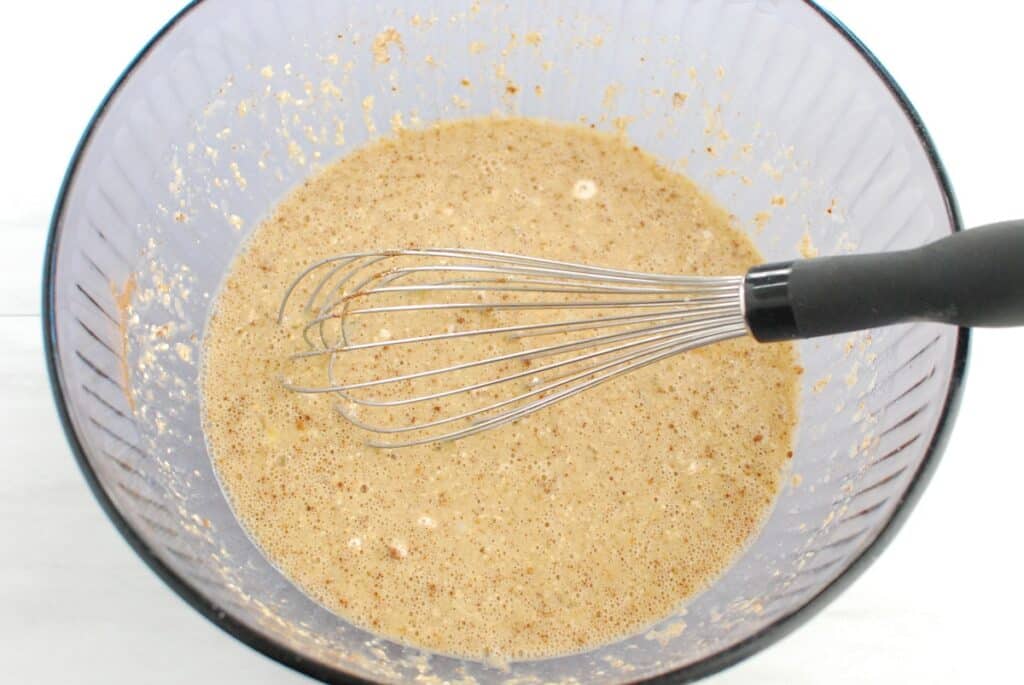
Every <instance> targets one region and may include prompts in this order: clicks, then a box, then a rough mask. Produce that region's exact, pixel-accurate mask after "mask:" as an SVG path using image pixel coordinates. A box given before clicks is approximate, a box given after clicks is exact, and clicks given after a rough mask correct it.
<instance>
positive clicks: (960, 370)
mask: <svg viewBox="0 0 1024 685" xmlns="http://www.w3.org/2000/svg"><path fill="white" fill-rule="evenodd" d="M203 1H204V0H192V1H191V2H189V4H188V5H187V6H185V7H184V8H183V9H182V10H181V11H180V12H178V14H176V15H175V16H174V17H173V18H172V19H171V20H170V21H169V22H168V23H167V24H166V25H165V26H164V27H163V28H161V29H160V31H159V32H157V34H156V35H155V36H154V37H153V38H152V39H151V40H150V41H149V42H148V43H147V44H146V45H145V47H143V48H142V50H141V51H140V52H139V54H138V55H136V57H135V58H134V59H133V60H132V62H131V63H130V64H129V65H128V67H127V68H126V69H125V70H124V71H123V72H122V73H121V75H120V76H119V77H118V79H117V81H116V82H115V83H114V85H113V87H112V88H111V89H110V91H109V92H108V93H107V94H106V96H105V97H104V98H103V101H102V102H101V103H100V106H99V107H98V108H97V110H96V112H95V114H93V117H92V119H91V120H90V121H89V124H88V125H87V127H86V129H85V132H84V133H83V135H82V138H81V139H80V140H79V142H78V145H77V147H76V149H75V151H74V154H73V155H72V158H71V162H70V164H69V166H68V170H67V172H66V173H65V176H64V180H63V182H62V184H61V188H60V191H59V194H58V198H57V203H56V206H55V208H54V212H53V217H52V219H51V222H50V232H49V237H48V238H47V244H46V257H45V263H44V266H43V303H42V305H43V316H42V322H43V342H44V348H45V355H46V363H47V371H48V372H49V377H50V387H51V390H52V392H53V396H54V402H55V404H56V406H57V412H58V414H59V416H60V420H61V425H62V426H63V429H64V434H65V436H66V437H67V440H68V443H69V444H70V446H71V450H72V452H73V453H74V455H75V459H76V460H77V461H78V466H79V468H80V469H81V471H82V474H83V475H84V476H85V480H86V482H87V483H88V484H89V487H90V488H91V489H92V492H93V495H95V497H96V499H97V500H98V501H99V503H100V505H101V506H102V508H103V510H104V511H105V512H106V514H107V516H108V517H109V518H110V520H111V521H112V522H113V524H114V526H115V527H116V528H117V530H118V531H119V532H120V533H121V535H122V536H123V537H124V539H125V540H126V541H127V542H128V544H129V545H131V547H132V549H134V550H135V552H136V553H137V554H138V555H139V556H140V557H141V558H142V560H143V561H145V562H146V564H147V565H148V566H149V567H150V568H151V569H152V570H153V572H154V573H156V574H157V575H158V576H159V577H160V578H161V579H162V580H163V581H164V582H165V583H167V585H168V586H170V587H171V589H172V590H174V591H175V592H176V593H177V594H178V595H179V596H180V597H181V598H182V599H184V600H185V601H186V602H188V604H190V605H191V606H192V607H193V608H194V609H195V610H196V611H198V612H199V613H201V614H202V615H203V616H205V617H206V618H207V619H209V620H210V621H211V622H212V623H213V624H214V625H216V626H217V627H219V628H221V629H222V630H224V631H226V632H227V633H228V634H230V635H232V636H234V637H235V638H237V639H238V640H240V641H241V642H243V643H245V644H246V645H248V646H249V647H252V648H253V649H255V650H257V651H259V652H261V653H262V654H264V655H266V656H268V657H270V658H272V659H274V660H276V661H278V662H280V663H282V664H284V665H286V666H289V667H290V668H293V669H295V670H296V671H299V672H301V673H304V674H306V675H308V676H311V677H313V678H316V679H318V680H322V681H325V682H333V683H368V682H370V681H367V680H364V679H362V678H359V677H357V676H353V675H351V674H349V673H346V672H344V671H341V670H339V669H336V668H334V667H332V666H329V665H328V664H325V663H323V662H320V661H316V660H312V659H308V658H306V657H305V656H303V655H302V654H299V653H298V652H296V651H295V650H293V649H290V648H289V647H287V646H285V645H284V644H282V643H280V642H277V641H275V640H272V639H270V638H268V637H267V636H265V635H264V634H263V633H260V632H258V631H256V630H253V629H252V628H250V627H249V626H248V625H246V624H244V623H242V622H241V621H239V620H237V619H235V618H234V617H233V616H231V615H230V614H228V613H227V612H226V611H224V610H223V609H222V608H221V607H220V606H219V605H217V604H215V603H212V602H210V601H209V600H208V599H206V598H205V597H204V596H203V595H202V594H200V593H199V592H198V591H197V590H196V589H195V588H194V587H193V586H192V585H190V584H189V583H188V582H187V581H185V580H184V579H183V578H182V577H181V576H179V575H178V574H177V573H176V572H174V571H173V570H172V569H170V568H169V567H168V566H166V565H165V564H164V563H163V562H162V561H161V560H160V558H159V557H157V556H156V554H155V553H154V551H153V549H152V548H151V547H150V545H149V544H148V543H147V542H146V541H145V540H144V539H143V538H142V537H141V536H139V535H138V534H137V533H136V532H135V530H134V529H133V528H132V526H131V525H130V524H129V523H128V522H127V520H126V519H125V518H124V516H122V515H121V512H120V511H119V510H118V509H117V507H116V506H115V505H114V503H113V501H112V500H111V499H110V497H109V496H108V495H107V493H106V491H105V490H104V489H103V486H102V485H101V484H100V481H99V478H98V477H97V475H96V472H95V471H93V468H92V466H91V465H90V463H89V460H88V457H86V455H85V450H84V448H83V446H82V443H81V442H80V441H79V439H78V435H77V434H76V433H75V429H74V426H73V425H72V422H71V417H70V414H69V411H68V407H67V404H66V403H65V399H64V393H63V389H62V388H63V381H62V374H61V369H60V366H59V362H58V359H57V334H56V321H55V319H54V313H55V308H54V289H53V275H54V269H55V266H56V258H57V242H58V238H59V235H60V231H61V220H62V216H63V213H64V204H65V201H66V199H67V192H68V189H69V188H70V186H71V182H72V181H73V179H74V177H75V173H76V171H77V170H78V165H79V162H80V161H81V158H82V155H83V153H84V151H85V149H86V147H87V146H88V144H89V142H90V140H91V138H92V134H93V131H94V130H95V128H96V126H97V125H98V123H99V122H100V120H101V119H102V118H103V115H104V114H105V113H106V111H107V108H108V106H109V105H110V103H111V101H112V100H113V98H114V96H115V95H116V94H117V93H118V92H119V91H120V89H121V87H122V86H123V85H124V84H125V82H126V81H127V80H128V78H129V77H130V76H131V75H132V73H133V72H134V71H135V69H136V67H137V66H138V65H139V64H140V63H141V62H142V61H143V60H144V59H145V58H146V57H147V55H148V54H149V52H150V50H152V48H153V47H154V46H155V45H156V44H157V43H159V42H160V40H161V39H162V38H163V37H164V36H165V35H166V34H167V33H169V32H170V31H171V30H172V29H173V28H174V27H175V26H176V25H177V24H178V23H179V22H180V21H181V20H182V19H183V18H184V17H185V16H186V15H187V14H188V13H189V12H191V11H192V10H193V9H195V8H196V7H197V6H198V5H200V4H201V3H202V2H203ZM802 1H803V2H804V3H805V4H806V5H807V7H808V8H809V9H811V10H812V11H814V12H815V13H816V14H817V15H818V16H820V17H821V19H823V20H824V21H825V22H826V23H828V24H829V26H831V27H832V28H833V29H834V30H835V31H836V33H838V34H839V35H840V36H842V37H843V38H844V39H845V40H846V41H847V42H848V43H849V44H850V46H851V47H853V48H854V49H855V50H856V51H857V52H858V53H859V54H860V55H861V57H862V58H863V59H864V60H865V62H867V64H868V65H869V66H870V67H871V68H872V70H873V71H874V72H875V74H876V75H877V76H878V78H879V79H880V80H881V81H882V82H883V83H884V84H885V86H886V87H887V88H888V89H889V92H890V93H891V94H892V96H893V98H894V99H895V100H896V101H897V103H898V104H899V106H900V108H901V109H902V110H903V113H904V115H905V116H906V117H907V119H908V120H909V121H910V123H911V125H912V126H913V127H914V131H915V132H916V134H917V137H918V140H919V141H920V143H921V146H922V147H923V148H924V150H925V152H926V154H927V156H928V160H929V163H930V164H931V167H932V171H933V173H934V174H935V178H936V181H937V182H938V184H939V186H940V187H941V189H942V192H943V196H944V199H945V203H946V212H947V217H948V219H949V222H950V224H951V225H952V226H953V230H954V231H960V230H962V228H963V226H962V223H961V219H960V211H959V208H958V206H957V202H956V198H955V196H954V194H953V189H952V186H951V185H950V182H949V178H948V176H947V174H946V170H945V168H944V167H943V164H942V161H941V160H940V158H939V155H938V152H937V151H936V149H935V145H934V143H933V142H932V139H931V137H930V136H929V134H928V131H927V130H926V129H925V126H924V123H923V122H922V121H921V118H920V116H919V115H918V113H917V111H916V110H915V109H914V107H913V105H911V104H910V101H909V100H908V99H907V96H906V95H905V94H904V93H903V91H902V90H901V89H900V87H899V86H898V85H897V84H896V82H895V81H894V80H893V78H892V76H891V75H890V74H889V72H888V71H887V70H886V69H885V67H884V66H882V64H881V62H879V61H878V59H877V58H876V57H875V56H874V54H872V53H871V51H870V50H868V48H867V47H866V46H865V45H864V44H863V43H861V41H860V40H859V39H858V38H857V37H856V36H855V35H853V33H852V32H851V31H850V30H849V29H848V28H846V26H845V25H843V24H842V23H841V22H840V21H839V20H838V19H836V18H835V17H834V16H832V15H831V14H830V13H829V12H827V11H826V10H824V9H822V8H821V7H819V6H818V5H817V4H816V3H815V2H813V0H802ZM969 339H970V332H969V331H968V330H967V329H965V328H961V329H959V331H958V334H957V343H956V350H955V352H954V359H953V371H952V375H951V378H950V383H949V389H948V391H947V394H946V401H945V403H944V404H943V406H942V410H941V413H940V415H939V418H938V422H937V424H936V427H935V432H934V434H933V435H932V439H931V442H930V443H929V445H928V447H927V450H926V452H925V455H924V458H923V459H922V460H921V463H920V465H919V466H918V469H917V471H916V472H915V473H914V474H913V477H912V479H911V481H910V483H909V484H908V485H907V489H906V491H905V492H904V493H903V495H902V497H901V499H900V500H899V501H898V502H897V504H896V507H895V509H894V510H893V513H892V515H891V516H890V518H889V520H888V521H886V522H885V524H884V525H883V527H882V529H881V531H880V532H879V533H878V535H877V536H876V537H875V539H874V540H872V541H871V542H870V543H869V544H868V545H867V546H866V547H865V548H864V550H863V551H861V553H860V554H859V555H858V556H857V558H855V559H854V560H853V561H852V562H851V563H850V564H849V566H847V567H846V568H845V569H844V570H843V572H842V573H840V574H839V575H838V576H837V577H836V578H835V579H834V580H832V582H831V583H829V584H828V585H827V586H826V587H825V588H823V589H822V590H821V591H820V592H819V593H818V594H817V595H815V596H814V597H812V598H811V599H810V600H808V601H807V602H806V603H805V604H803V605H802V606H801V607H799V608H797V609H796V610H794V611H793V612H792V613H790V614H787V615H786V616H783V617H782V618H780V619H778V620H776V621H774V622H773V623H771V624H770V625H768V626H766V627H765V628H763V629H761V630H760V631H758V632H757V633H755V634H754V635H751V636H750V637H748V638H746V639H744V640H743V641H741V642H739V643H737V644H735V645H733V646H731V647H729V648H728V649H726V650H723V651H721V652H719V653H717V654H714V655H712V656H710V657H708V658H706V659H703V660H701V661H698V662H695V663H693V664H690V665H687V666H684V667H682V668H679V669H677V670H675V671H671V672H668V673H665V674H662V675H659V676H655V677H653V678H650V679H648V680H646V681H644V682H650V683H659V684H661V683H684V682H691V681H694V680H698V679H700V678H704V677H706V676H709V675H711V674H713V673H716V672H718V671H721V670H723V669H726V668H728V667H730V666H733V665H735V664H736V663H738V662H740V661H742V660H743V659H745V658H747V657H748V656H751V655H752V654H754V653H756V652H758V651H760V650H762V649H764V648H765V647H768V646H769V645H771V644H773V643H774V642H776V641H778V640H780V639H781V638H783V637H785V636H786V635H788V634H789V633H790V632H792V631H793V630H795V629H796V628H797V627H798V626H800V625H801V624H802V623H804V622H805V621H807V620H808V619H810V618H811V617H813V616H814V615H815V614H817V613H818V612H819V611H821V610H822V609H824V608H825V606H827V605H828V603H829V602H830V601H832V599H834V598H835V597H836V596H837V595H839V594H840V593H841V592H842V591H843V590H845V589H846V588H847V587H848V586H849V585H850V583H852V582H853V581H854V580H855V579H856V578H857V577H859V576H860V574H861V573H863V572H864V571H865V570H866V569H867V567H868V566H870V564H871V562H872V561H874V560H875V558H877V557H878V555H879V554H881V552H882V551H883V550H884V549H885V547H886V545H887V544H888V543H889V541H890V540H891V539H892V538H893V536H894V535H895V534H896V532H897V531H898V530H899V529H900V527H901V526H902V525H903V523H904V521H905V520H906V518H907V516H908V515H909V514H910V512H911V510H912V509H913V508H914V505H915V504H916V503H917V501H918V499H919V498H920V496H921V493H922V492H923V491H924V487H925V485H927V483H928V481H929V480H930V478H931V476H932V474H933V473H934V471H935V467H936V466H937V464H938V462H939V457H940V456H941V454H942V452H943V450H944V449H945V447H946V443H947V442H948V440H949V435H950V431H951V429H952V426H953V420H954V418H955V417H956V413H957V410H958V409H959V406H960V399H961V396H962V393H963V379H964V374H965V373H966V370H967V356H968V348H969Z"/></svg>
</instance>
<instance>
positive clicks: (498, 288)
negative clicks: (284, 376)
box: [278, 249, 748, 448]
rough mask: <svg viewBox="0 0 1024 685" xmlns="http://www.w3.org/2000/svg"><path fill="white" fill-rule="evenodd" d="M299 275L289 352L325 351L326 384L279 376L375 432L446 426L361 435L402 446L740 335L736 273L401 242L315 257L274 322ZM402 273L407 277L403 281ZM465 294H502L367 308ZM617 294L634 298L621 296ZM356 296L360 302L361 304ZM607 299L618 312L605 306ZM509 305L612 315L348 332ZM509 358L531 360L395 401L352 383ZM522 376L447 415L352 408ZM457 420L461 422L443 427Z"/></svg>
mask: <svg viewBox="0 0 1024 685" xmlns="http://www.w3.org/2000/svg"><path fill="white" fill-rule="evenodd" d="M439 260H441V261H440V262H439ZM410 262H411V264H410ZM423 262H425V263H423ZM420 277H426V278H428V279H430V280H427V281H426V282H416V283H412V284H409V283H408V281H409V280H412V279H414V278H420ZM307 279H310V280H312V282H313V284H314V285H313V287H312V290H311V292H310V294H309V296H308V298H307V300H306V302H305V305H304V306H303V308H302V311H303V313H304V316H305V317H306V318H305V323H304V326H303V329H302V337H303V340H304V341H305V343H306V345H307V346H308V349H307V350H305V351H302V352H297V353H295V354H294V355H293V357H292V358H293V360H295V361H300V360H304V359H314V358H318V357H326V360H327V361H326V365H325V366H326V382H325V383H323V384H321V385H297V384H294V383H292V382H290V381H287V380H285V381H284V383H285V386H286V387H287V388H288V389H290V390H293V391H296V392H300V393H313V394H334V395H336V396H337V397H338V398H339V399H341V400H342V402H341V403H339V405H338V410H339V412H340V413H341V414H342V415H343V416H344V417H345V418H346V419H347V420H348V421H350V422H352V423H353V424H355V425H356V426H359V427H360V428H362V429H364V430H367V431H369V432H372V433H376V434H379V435H398V436H401V435H404V434H408V433H418V434H423V432H424V431H431V429H437V428H440V427H448V429H445V430H444V431H443V432H439V433H428V434H425V435H422V436H421V437H414V438H411V439H401V440H392V441H387V440H381V439H371V440H369V441H368V442H369V444H370V445H372V446H376V447H391V448H398V447H408V446H413V445H422V444H428V443H433V442H442V441H448V440H455V439H459V438H463V437H467V436H469V435H473V434H475V433H480V432H482V431H485V430H489V429H491V428H495V427H497V426H500V425H503V424H506V423H510V422H513V421H516V420H518V419H521V418H523V417H525V416H527V415H529V414H532V413H534V412H536V411H539V410H541V409H544V408H545V407H548V406H550V405H552V404H554V403H556V402H560V401H562V400H564V399H567V398H569V397H572V396H574V395H577V394H579V393H581V392H583V391H585V390H588V389H591V388H594V387H596V386H597V385H600V384H602V383H605V382H608V381H610V380H612V379H614V378H617V377H619V376H622V375H624V374H627V373H631V372H633V371H636V370H638V369H640V368H643V367H646V366H649V365H651V364H654V363H656V362H658V361H661V360H663V359H666V358H668V357H672V356H674V355H677V354H680V353H682V352H685V351H687V350H692V349H694V348H697V347H703V346H705V345H708V344H711V343H715V342H721V341H724V340H729V339H732V338H738V337H743V336H745V335H746V334H747V333H748V329H747V324H746V322H745V319H744V312H743V303H742V300H743V298H742V295H741V291H742V288H743V281H744V279H743V277H741V276H726V277H693V276H669V275H664V274H649V273H641V272H635V271H626V270H621V269H611V268H606V267H597V266H589V265H582V264H573V263H570V262H562V261H556V260H549V259H540V258H535V257H525V256H521V255H513V254H508V253H502V252H491V251H485V250H468V249H402V250H385V251H375V252H359V253H350V254H345V255H338V256H334V257H329V258H326V259H323V260H320V261H318V262H316V263H314V264H312V265H311V266H309V267H308V268H307V269H305V270H304V271H303V272H302V273H300V274H299V275H298V277H296V279H295V280H294V281H293V282H292V283H291V284H290V286H289V287H288V289H287V290H286V292H285V295H284V297H283V299H282V302H281V306H280V309H279V311H278V322H279V323H282V324H283V323H284V322H285V319H286V313H287V309H288V305H289V303H290V301H291V300H292V298H293V295H294V294H295V292H296V290H297V289H298V287H299V285H300V284H301V283H303V282H304V281H306V280H307ZM313 279H315V280H313ZM403 281H406V283H404V284H403ZM462 292H472V293H476V294H478V296H479V295H480V294H481V293H486V294H487V295H488V296H492V295H494V294H500V295H501V296H506V297H505V298H504V299H501V298H499V299H493V300H483V301H476V302H466V301H456V302H438V301H433V302H424V303H415V304H398V305H381V306H373V305H372V303H371V300H372V299H373V298H375V297H380V296H386V295H406V296H412V295H418V296H421V297H422V296H426V297H430V296H437V295H438V294H446V295H450V294H459V293H462ZM509 295H516V296H534V295H547V296H550V295H555V296H557V297H556V299H554V300H548V301H509V299H508V297H507V296H509ZM572 296H586V299H583V300H581V301H573V300H567V299H566V298H569V297H572ZM622 297H629V298H631V299H621V298H622ZM616 298H619V299H616ZM364 302H365V303H367V304H366V305H364V304H362V303H364ZM616 309H622V310H625V311H624V312H622V313H618V312H614V310H616ZM517 310H519V311H530V310H561V311H567V310H589V311H597V312H599V313H605V312H609V311H611V312H613V313H612V315H610V316H594V317H589V318H579V317H575V318H570V319H566V320H558V321H553V322H548V321H545V322H540V323H527V324H512V325H499V326H494V327H485V328H476V329H470V330H450V329H448V330H444V331H441V332H433V333H429V334H426V335H417V336H412V337H406V338H396V339H386V340H373V341H369V342H354V341H353V340H352V338H351V334H350V325H351V323H352V321H353V320H354V319H355V318H356V317H366V316H369V315H379V314H387V315H397V314H401V313H424V312H431V313H435V312H445V311H447V312H456V311H477V312H486V311H505V312H515V311H517ZM332 322H334V323H336V324H337V326H336V332H335V334H334V335H333V336H332V335H331V334H329V333H328V331H327V327H328V325H329V324H331V323H332ZM624 327H631V328H625V330H621V331H618V332H604V333H600V334H595V335H593V336H590V337H586V338H584V339H580V340H570V341H567V342H558V343H555V344H550V345H541V346H538V347H532V348H529V349H525V350H518V351H514V352H508V353H505V354H497V355H493V356H483V357H481V358H477V359H473V360H470V361H466V362H461V363H458V364H450V365H447V366H441V367H438V368H429V369H424V370H420V371H415V372H412V373H400V374H396V375H390V376H385V377H382V378H374V379H371V380H361V381H352V380H345V379H340V378H338V376H337V370H336V367H337V365H338V362H339V360H340V358H341V357H342V356H343V355H346V354H352V353H355V352H359V351H366V350H374V349H379V348H390V347H392V346H406V345H435V344H444V343H446V342H450V341H454V340H458V339H465V338H473V337H481V336H490V335H500V336H504V337H506V338H510V339H524V338H530V337H540V336H546V335H554V334H566V333H577V332H580V331H595V332H597V331H600V329H609V328H611V329H615V328H624ZM570 353H575V354H572V356H569V357H567V358H561V359H556V360H555V361H549V362H548V363H546V364H544V365H542V366H539V367H532V366H531V365H532V362H533V361H534V360H539V359H544V358H547V357H557V356H559V355H565V354H570ZM515 361H521V362H522V361H528V362H529V364H527V365H526V366H527V368H525V369H524V370H522V371H514V372H511V373H505V374H504V375H500V376H497V377H494V378H489V379H486V380H482V381H477V382H474V383H468V384H465V385H461V386H458V387H455V388H449V389H445V390H440V391H437V392H431V393H426V394H414V395H412V396H407V397H400V398H398V399H374V398H372V397H371V398H366V397H361V396H359V395H358V394H357V393H356V391H365V390H368V389H372V388H383V387H385V386H394V385H395V384H399V383H407V382H410V381H416V380H419V379H425V378H430V377H436V376H441V375H448V374H450V375H454V374H456V373H458V372H460V371H465V370H468V369H474V368H480V367H485V366H490V365H498V364H503V363H508V362H515ZM574 365H584V366H583V368H582V369H579V370H573V369H569V368H568V367H573V366H574ZM559 370H561V371H562V373H561V374H560V375H555V377H554V378H552V379H548V380H547V382H543V383H540V382H536V381H537V379H539V378H540V377H541V376H542V375H543V374H548V373H550V372H556V371H559ZM529 377H533V379H534V380H535V385H533V387H530V388H529V389H528V390H525V391H522V392H518V391H513V392H512V393H511V396H509V397H505V398H504V399H499V400H496V401H494V402H490V403H489V404H486V405H484V406H480V407H476V408H471V409H469V410H466V411H462V412H458V413H456V414H453V415H444V416H442V417H441V418H438V419H434V420H431V421H427V422H425V423H410V424H408V425H399V426H385V425H376V424H373V423H370V422H367V421H363V420H362V419H360V418H359V417H358V416H356V413H355V410H353V408H354V407H371V408H389V407H390V408H394V407H403V406H409V405H416V404H421V403H428V402H430V403H436V402H437V401H438V400H443V399H445V398H451V397H453V396H456V395H461V394H464V393H476V392H478V391H482V390H487V389H493V388H496V387H497V386H501V385H504V384H507V383H509V382H510V381H516V380H523V379H526V378H529ZM346 405H348V406H346ZM435 406H436V405H435ZM460 422H461V423H463V424H465V425H462V426H452V425H451V424H456V423H460Z"/></svg>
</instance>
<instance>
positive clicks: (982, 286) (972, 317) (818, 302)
mask: <svg viewBox="0 0 1024 685" xmlns="http://www.w3.org/2000/svg"><path fill="white" fill-rule="evenodd" d="M743 297H744V313H745V316H746V320H747V325H748V326H749V328H750V331H751V333H752V334H753V336H754V337H755V338H757V339H758V340H760V341H761V342H770V341H776V340H794V339H798V338H814V337H817V336H821V335H831V334H833V333H845V332H849V331H859V330H864V329H868V328H876V327H879V326H887V325H890V324H896V323H906V322H910V321H936V322H941V323H949V324H955V325H958V326H979V327H998V326H1024V221H1007V222H1003V223H998V224H991V225H988V226H982V227H979V228H974V229H971V230H969V231H962V232H960V233H955V234H953V235H951V236H949V237H946V238H942V239H941V240H937V241H936V242H934V243H930V244H928V245H925V246H923V247H919V248H916V249H912V250H903V251H897V252H883V253H876V254H864V255H845V256H839V257H821V258H817V259H808V260H800V261H793V262H778V263H774V264H764V265H762V266H757V267H754V268H752V269H751V270H750V271H749V272H748V273H747V276H746V280H745V283H744V288H743Z"/></svg>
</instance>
